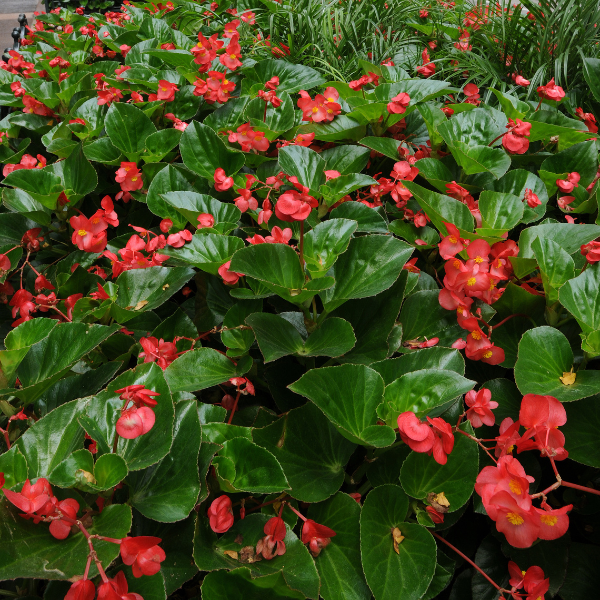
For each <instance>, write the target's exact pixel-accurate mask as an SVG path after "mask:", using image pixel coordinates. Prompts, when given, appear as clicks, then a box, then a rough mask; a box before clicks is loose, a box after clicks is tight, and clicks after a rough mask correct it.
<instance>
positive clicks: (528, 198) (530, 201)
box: [523, 188, 542, 208]
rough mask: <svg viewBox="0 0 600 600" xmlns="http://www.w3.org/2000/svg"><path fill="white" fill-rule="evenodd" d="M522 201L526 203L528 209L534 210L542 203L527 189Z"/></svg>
mask: <svg viewBox="0 0 600 600" xmlns="http://www.w3.org/2000/svg"><path fill="white" fill-rule="evenodd" d="M523 200H524V201H525V202H527V206H529V208H535V207H536V206H539V205H540V204H541V203H542V201H541V200H540V199H539V198H538V197H537V194H534V193H533V192H532V191H531V190H530V189H529V188H527V189H526V190H525V197H524V198H523Z"/></svg>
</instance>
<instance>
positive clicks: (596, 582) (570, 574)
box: [560, 59, 600, 600]
mask: <svg viewBox="0 0 600 600" xmlns="http://www.w3.org/2000/svg"><path fill="white" fill-rule="evenodd" d="M588 60H590V59H588ZM599 560H600V548H598V547H597V546H593V545H592V544H582V543H579V542H573V543H572V544H571V545H570V546H569V562H568V566H567V574H566V576H565V582H564V583H563V584H562V586H561V588H560V597H561V598H562V599H563V600H581V598H587V597H590V596H593V595H594V594H595V593H596V590H597V589H598V586H600V573H599V572H598V569H597V568H596V565H597V564H598V561H599Z"/></svg>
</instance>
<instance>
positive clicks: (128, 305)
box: [115, 267, 194, 323]
mask: <svg viewBox="0 0 600 600" xmlns="http://www.w3.org/2000/svg"><path fill="white" fill-rule="evenodd" d="M193 275H194V271H193V270H192V269H190V268H188V267H149V268H148V269H134V270H132V271H125V272H124V273H121V275H119V277H117V281H116V284H117V285H118V286H119V291H118V293H117V299H116V301H115V305H116V306H117V307H118V308H121V309H123V310H122V311H119V312H118V314H117V318H119V319H120V322H121V323H123V322H125V321H128V320H129V319H132V318H134V317H135V316H137V315H138V314H139V311H141V310H153V309H155V308H158V307H159V306H161V305H162V304H164V303H165V302H166V301H167V300H168V299H169V298H170V297H171V296H172V295H173V294H176V293H177V292H178V291H179V290H180V289H181V288H182V287H183V286H184V285H185V284H186V283H187V282H188V281H189V280H190V279H191V278H192V277H193ZM125 311H126V312H125Z"/></svg>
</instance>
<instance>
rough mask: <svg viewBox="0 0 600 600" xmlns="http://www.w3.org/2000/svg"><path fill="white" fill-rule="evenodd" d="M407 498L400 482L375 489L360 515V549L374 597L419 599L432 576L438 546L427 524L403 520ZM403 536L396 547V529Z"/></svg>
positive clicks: (392, 599) (380, 599)
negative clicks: (398, 484) (399, 484)
mask: <svg viewBox="0 0 600 600" xmlns="http://www.w3.org/2000/svg"><path fill="white" fill-rule="evenodd" d="M407 511H408V498H407V497H406V495H405V494H404V492H403V491H402V489H401V488H400V487H399V486H397V485H389V484H388V485H382V486H379V487H377V488H375V489H374V490H372V491H371V492H370V493H369V495H368V496H367V499H366V500H365V503H364V506H363V509H362V514H361V516H360V550H361V556H362V564H363V569H364V571H365V575H366V578H367V583H368V584H369V587H370V588H371V591H372V592H373V596H375V600H396V599H397V598H402V600H417V599H418V598H420V597H421V596H422V595H423V594H424V593H425V591H426V590H427V588H428V587H429V583H430V582H431V580H432V578H433V574H434V571H435V564H436V553H437V548H436V544H435V540H434V539H433V537H432V536H431V534H430V533H429V532H428V531H427V529H425V527H423V526H421V525H418V524H416V523H406V522H404V520H405V518H406V513H407ZM395 529H398V530H399V531H400V534H401V535H402V536H404V539H402V540H401V541H400V543H398V545H397V548H398V549H397V551H395V549H394V538H393V533H394V531H395Z"/></svg>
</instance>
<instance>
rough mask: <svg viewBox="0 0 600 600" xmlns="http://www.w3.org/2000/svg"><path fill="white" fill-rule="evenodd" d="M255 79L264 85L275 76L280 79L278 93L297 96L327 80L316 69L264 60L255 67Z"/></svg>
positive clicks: (286, 62) (280, 61)
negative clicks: (302, 91) (300, 92)
mask: <svg viewBox="0 0 600 600" xmlns="http://www.w3.org/2000/svg"><path fill="white" fill-rule="evenodd" d="M253 69H254V74H255V76H254V74H252V75H253V77H252V78H253V79H255V78H256V80H257V81H259V82H260V83H262V84H264V83H266V82H267V81H269V79H271V78H272V77H274V76H275V75H276V76H277V77H279V86H278V87H277V91H278V92H287V93H288V94H295V93H296V92H299V91H300V90H310V89H312V88H314V87H317V86H318V85H323V84H324V83H325V81H326V80H325V78H324V77H323V76H322V75H321V74H320V73H319V72H318V71H315V69H311V68H310V67H306V66H304V65H299V64H294V63H290V62H288V61H287V60H274V59H272V58H270V59H267V60H262V61H260V62H258V63H256V64H255V65H254V67H253Z"/></svg>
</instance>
